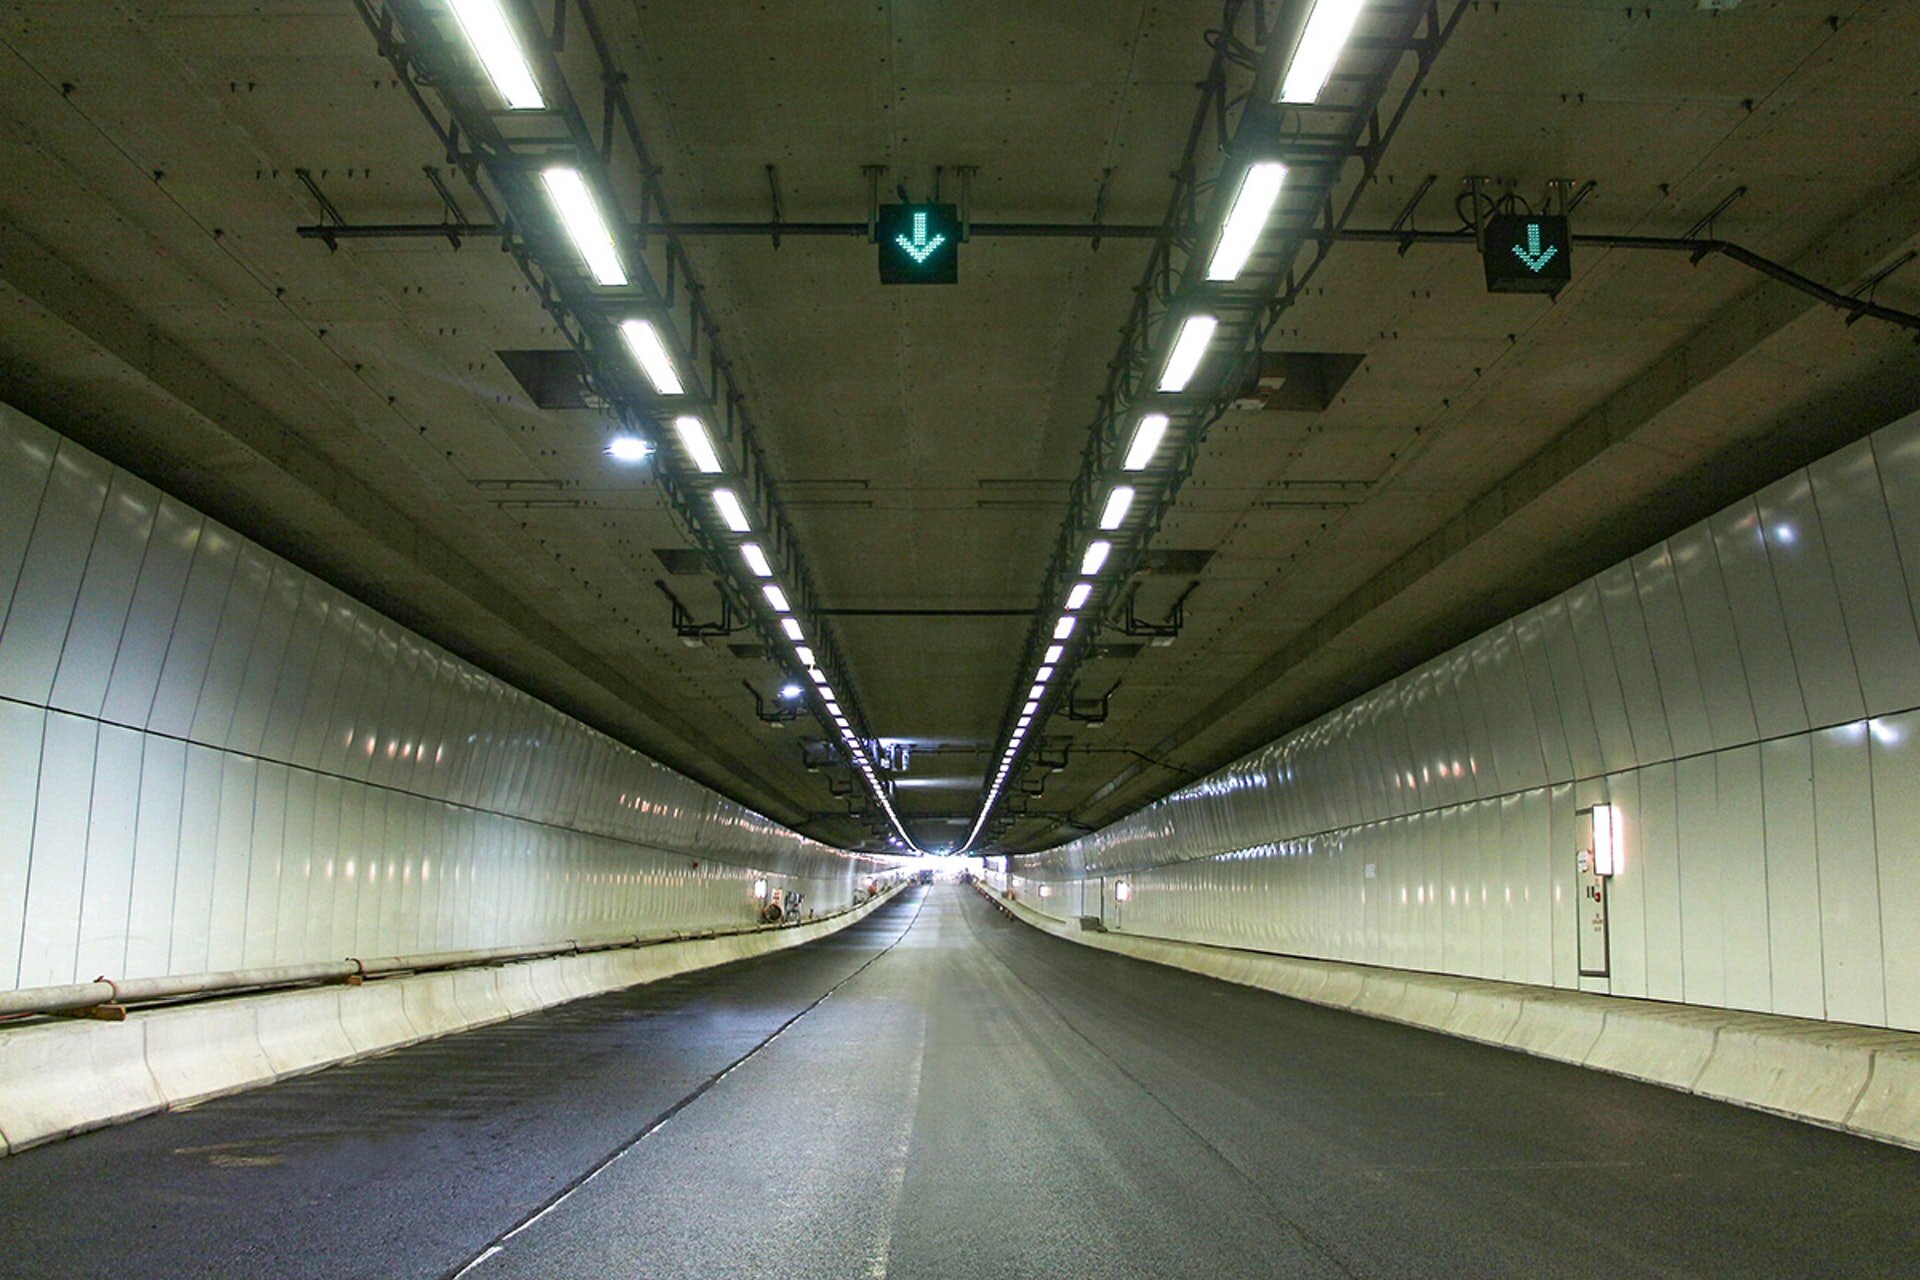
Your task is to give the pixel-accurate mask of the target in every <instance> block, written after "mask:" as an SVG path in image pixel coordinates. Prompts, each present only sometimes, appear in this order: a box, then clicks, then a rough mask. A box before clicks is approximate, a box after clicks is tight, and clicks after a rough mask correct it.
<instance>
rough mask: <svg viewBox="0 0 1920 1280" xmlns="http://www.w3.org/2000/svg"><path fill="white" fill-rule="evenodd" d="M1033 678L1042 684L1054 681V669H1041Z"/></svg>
mask: <svg viewBox="0 0 1920 1280" xmlns="http://www.w3.org/2000/svg"><path fill="white" fill-rule="evenodd" d="M1033 678H1034V679H1035V680H1037V681H1039V682H1040V683H1041V684H1045V683H1046V682H1047V681H1049V680H1051V679H1053V668H1052V667H1041V668H1040V669H1039V670H1038V671H1036V672H1034V673H1033Z"/></svg>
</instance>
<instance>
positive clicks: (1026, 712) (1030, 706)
mask: <svg viewBox="0 0 1920 1280" xmlns="http://www.w3.org/2000/svg"><path fill="white" fill-rule="evenodd" d="M1039 705H1040V703H1039V701H1038V700H1037V699H1036V700H1035V701H1032V702H1029V703H1027V705H1026V706H1024V707H1022V708H1020V714H1021V715H1023V716H1030V715H1032V714H1033V711H1034V708H1035V707H1038V706H1039Z"/></svg>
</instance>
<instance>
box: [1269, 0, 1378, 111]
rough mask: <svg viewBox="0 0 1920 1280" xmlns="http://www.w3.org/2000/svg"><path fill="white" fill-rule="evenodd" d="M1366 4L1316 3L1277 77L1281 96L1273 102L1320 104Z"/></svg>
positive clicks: (1349, 0) (1355, 0)
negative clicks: (1285, 64)
mask: <svg viewBox="0 0 1920 1280" xmlns="http://www.w3.org/2000/svg"><path fill="white" fill-rule="evenodd" d="M1365 7H1366V0H1315V3H1314V6H1313V12H1312V13H1310V14H1308V15H1307V22H1306V25H1305V26H1304V27H1303V28H1301V31H1300V43H1298V44H1296V45H1295V46H1294V47H1293V55H1292V57H1290V58H1289V59H1288V60H1287V69H1286V71H1285V72H1284V73H1283V74H1282V75H1281V77H1280V92H1279V93H1278V94H1277V95H1275V97H1274V101H1275V102H1290V103H1296V104H1310V103H1315V102H1318V101H1320V95H1321V94H1322V93H1324V92H1325V91H1326V88H1327V82H1328V81H1329V80H1331V79H1333V67H1334V64H1335V63H1336V62H1338V61H1339V60H1340V51H1341V50H1342V49H1344V48H1346V47H1347V38H1348V37H1349V36H1351V35H1352V34H1353V26H1354V23H1356V22H1358V21H1359V20H1360V11H1361V10H1362V9H1364V8H1365Z"/></svg>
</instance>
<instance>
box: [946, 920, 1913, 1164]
mask: <svg viewBox="0 0 1920 1280" xmlns="http://www.w3.org/2000/svg"><path fill="white" fill-rule="evenodd" d="M981 892H982V893H983V894H985V895H986V897H987V898H988V900H989V901H991V902H994V903H995V904H996V905H999V906H1000V907H1002V908H1003V909H1005V910H1006V911H1007V912H1008V913H1009V914H1011V915H1012V916H1013V917H1014V918H1015V919H1017V920H1020V921H1022V922H1023V923H1025V924H1028V925H1031V926H1033V927H1034V928H1036V929H1040V930H1043V931H1045V932H1047V933H1051V934H1054V935H1056V936H1058V937H1062V938H1066V939H1068V940H1069V941H1072V942H1077V943H1080V944H1081V945H1083V946H1088V947H1093V948H1096V949H1098V950H1102V951H1110V952H1114V953H1116V954H1118V955H1123V956H1130V957H1132V958H1134V959H1137V960H1146V961H1149V962H1151V963H1154V964H1162V965H1166V966H1168V967H1170V968H1174V969H1184V970H1186V971H1188V972H1190V973H1197V974H1202V975H1204V976H1206V977H1210V978H1217V979H1220V980H1221V981H1224V982H1232V983H1236V984H1238V985H1240V986H1248V987H1258V988H1260V989H1261V990H1263V991H1271V992H1274V993H1276V994H1278V995H1283V996H1288V997H1290V998H1292V999H1296V1000H1305V1001H1308V1002H1309V1003H1312V1004H1319V1005H1326V1006H1328V1007H1331V1008H1335V1009H1345V1010H1347V1011H1348V1012H1350V1013H1359V1014H1364V1015H1366V1016H1368V1017H1372V1018H1383V1019H1386V1020H1388V1021H1391V1022H1400V1023H1405V1024H1407V1025H1410V1026H1415V1027H1423V1028H1425V1029H1427V1030H1430V1031H1439V1032H1443V1033H1445V1034H1447V1035H1454V1036H1459V1037H1461V1038H1463V1039H1467V1040H1475V1041H1479V1042H1481V1043H1483V1044H1491V1045H1497V1046H1499V1047H1501V1048H1506V1049H1516V1050H1519V1051H1520V1052H1522V1053H1530V1054H1533V1055H1534V1056H1536V1057H1541V1058H1552V1059H1554V1060H1556V1061H1559V1062H1569V1063H1573V1064H1575V1065H1578V1066H1584V1067H1591V1068H1593V1069H1595V1070H1599V1071H1608V1072H1612V1073H1614V1074H1616V1075H1623V1076H1629V1077H1632V1078H1633V1079H1636V1080H1645V1081H1648V1082H1650V1083H1653V1084H1659V1085H1665V1086H1666V1087H1668V1088H1671V1089H1679V1090H1682V1091H1684V1092H1687V1093H1693V1094H1698V1095H1700V1096H1702V1097H1707V1098H1714V1099H1717V1100H1719V1101H1721V1102H1731V1103H1734V1104H1736V1105H1739V1106H1744V1107H1752V1108H1756V1109H1758V1110H1762V1111H1771V1112H1774V1113H1776V1114H1779V1115H1784V1116H1789V1117H1792V1118H1793V1119H1797V1120H1804V1121H1808V1122H1811V1123H1814V1124H1819V1125H1824V1126H1826V1127H1828V1128H1834V1129H1842V1130H1845V1131H1847V1132H1849V1133H1855V1134H1859V1135H1861V1136H1863V1137H1869V1138H1875V1139H1878V1140H1880V1141H1883V1142H1891V1143H1896V1144H1898V1145H1901V1146H1906V1147H1914V1148H1920V1035H1917V1034H1914V1033H1912V1032H1905V1031H1888V1030H1885V1029H1882V1028H1878V1027H1861V1026H1853V1025H1848V1024H1842V1023H1832V1022H1820V1021H1813V1020H1809V1019H1802V1018H1787V1017H1782V1016H1780V1015H1777V1014H1767V1013H1743V1012H1738V1011H1734V1010H1727V1009H1714V1008H1706V1007H1702V1006H1698V1005H1680V1004H1665V1003H1662V1002H1659V1001H1653V1000H1637V999H1631V998H1628V997H1624V996H1605V995H1593V994H1587V993H1582V992H1576V991H1562V990H1557V989H1554V988H1550V987H1535V986H1527V985H1525V984H1522V983H1512V982H1498V981H1493V980H1490V979H1484V978H1464V977H1454V976H1452V975H1447V974H1435V973H1419V972H1413V971H1408V970H1395V969H1380V968H1370V967H1368V966H1365V965H1351V964H1340V963H1337V962H1333V961H1325V960H1308V959H1303V958H1300V957H1296V956H1283V955H1272V954H1266V953H1261V952H1254V951H1241V950H1236V949H1233V948H1230V947H1217V946H1210V945H1208V944H1206V943H1199V942H1179V941H1174V940H1172V939H1167V938H1152V937H1140V936H1136V935H1130V934H1127V933H1124V932H1118V931H1111V932H1100V931H1092V930H1087V929H1083V928H1082V927H1081V926H1080V925H1079V923H1078V922H1076V921H1072V920H1062V919H1059V918H1057V917H1055V916H1051V915H1047V914H1045V913H1044V912H1041V911H1037V910H1035V909H1034V908H1033V907H1031V906H1029V905H1028V904H1027V903H1026V902H1024V901H1021V900H1020V899H1018V898H1006V897H1003V896H1002V895H1001V894H1000V893H999V892H998V891H996V890H992V889H989V888H986V887H982V890H981Z"/></svg>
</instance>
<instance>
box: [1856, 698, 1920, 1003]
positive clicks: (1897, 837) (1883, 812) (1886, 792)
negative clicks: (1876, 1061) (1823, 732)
mask: <svg viewBox="0 0 1920 1280" xmlns="http://www.w3.org/2000/svg"><path fill="white" fill-rule="evenodd" d="M1916 735H1920V713H1916V712H1907V713H1905V714H1903V715H1893V716H1883V717H1881V718H1879V719H1877V720H1874V721H1873V722H1872V723H1871V725H1870V726H1869V739H1870V740H1869V744H1868V751H1869V754H1870V755H1871V757H1872V762H1873V811H1874V815H1875V818H1874V821H1875V824H1876V829H1875V833H1874V834H1875V845H1876V847H1877V849H1878V850H1879V858H1878V870H1879V873H1880V889H1879V900H1880V929H1881V948H1882V953H1883V957H1884V965H1885V973H1886V992H1887V1022H1888V1024H1889V1025H1890V1026H1895V1027H1902V1028H1905V1029H1906V1030H1909V1031H1920V982H1915V981H1914V975H1915V974H1920V857H1916V856H1915V855H1914V850H1915V848H1916V846H1920V832H1916V830H1915V828H1914V825H1913V822H1912V819H1911V816H1910V815H1912V814H1915V813H1920V736H1916Z"/></svg>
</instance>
